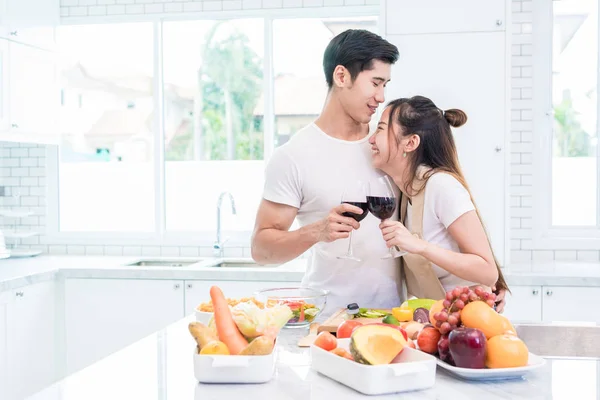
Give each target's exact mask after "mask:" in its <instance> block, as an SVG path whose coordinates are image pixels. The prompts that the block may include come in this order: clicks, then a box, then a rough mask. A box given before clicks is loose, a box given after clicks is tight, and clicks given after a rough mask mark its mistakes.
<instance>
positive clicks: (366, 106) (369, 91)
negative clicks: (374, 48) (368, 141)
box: [340, 60, 392, 124]
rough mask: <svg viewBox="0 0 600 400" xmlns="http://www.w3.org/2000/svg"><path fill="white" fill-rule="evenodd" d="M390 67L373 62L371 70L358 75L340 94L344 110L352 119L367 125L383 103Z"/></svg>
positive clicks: (382, 63) (377, 61)
mask: <svg viewBox="0 0 600 400" xmlns="http://www.w3.org/2000/svg"><path fill="white" fill-rule="evenodd" d="M391 70H392V66H391V65H390V64H387V63H384V62H382V61H379V60H373V64H372V68H371V69H370V70H364V71H362V72H360V73H359V74H358V76H357V77H356V79H355V80H354V82H349V83H348V85H347V86H345V87H344V88H343V90H342V91H341V93H340V101H341V103H342V105H343V107H344V110H345V111H346V113H348V115H350V117H351V118H352V119H354V120H355V121H356V122H359V123H362V124H368V123H369V122H370V121H371V118H372V117H373V114H375V112H376V111H377V107H378V106H379V105H380V104H381V103H383V102H384V101H385V96H384V88H385V85H387V83H388V82H389V81H390V75H391Z"/></svg>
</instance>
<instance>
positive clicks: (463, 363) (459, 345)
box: [448, 328, 487, 369]
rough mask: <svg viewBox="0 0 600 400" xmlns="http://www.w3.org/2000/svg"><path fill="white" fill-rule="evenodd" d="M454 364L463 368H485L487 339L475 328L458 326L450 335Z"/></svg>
mask: <svg viewBox="0 0 600 400" xmlns="http://www.w3.org/2000/svg"><path fill="white" fill-rule="evenodd" d="M448 341H449V350H450V355H451V356H452V359H453V360H454V364H455V365H456V366H457V367H461V368H473V369H481V368H485V361H486V358H485V357H486V347H487V339H486V337H485V335H484V334H483V332H481V331H480V330H479V329H475V328H456V329H454V330H453V331H452V332H450V334H449V335H448Z"/></svg>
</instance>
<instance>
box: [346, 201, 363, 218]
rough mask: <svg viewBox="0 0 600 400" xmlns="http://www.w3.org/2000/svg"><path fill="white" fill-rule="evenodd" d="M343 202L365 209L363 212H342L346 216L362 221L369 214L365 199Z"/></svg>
mask: <svg viewBox="0 0 600 400" xmlns="http://www.w3.org/2000/svg"><path fill="white" fill-rule="evenodd" d="M342 203H346V204H350V205H353V206H355V207H358V208H360V209H361V210H363V212H362V214H355V213H352V212H345V213H343V214H342V215H343V216H344V217H350V218H354V219H355V220H356V222H360V221H362V220H363V219H365V218H366V217H367V215H368V214H369V209H368V205H367V202H365V201H343V202H342Z"/></svg>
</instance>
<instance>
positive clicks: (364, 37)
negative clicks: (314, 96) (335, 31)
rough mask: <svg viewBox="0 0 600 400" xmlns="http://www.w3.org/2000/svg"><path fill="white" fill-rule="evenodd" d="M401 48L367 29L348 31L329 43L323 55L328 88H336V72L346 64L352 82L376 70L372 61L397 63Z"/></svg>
mask: <svg viewBox="0 0 600 400" xmlns="http://www.w3.org/2000/svg"><path fill="white" fill-rule="evenodd" d="M398 56H399V53H398V48H397V47H396V46H394V45H393V44H391V43H390V42H388V41H387V40H385V39H383V38H382V37H381V36H379V35H376V34H374V33H373V32H370V31H367V30H364V29H348V30H346V31H344V32H342V33H340V34H339V35H337V36H336V37H334V38H333V39H331V41H330V42H329V44H328V45H327V48H326V49H325V54H324V55H323V71H324V72H325V79H326V80H327V86H328V87H329V89H331V88H332V86H333V71H334V70H335V67H337V66H338V65H343V66H344V67H345V68H346V69H347V70H348V71H349V72H350V77H351V78H352V81H354V80H355V79H356V77H357V76H358V74H359V73H361V72H362V71H365V70H369V69H371V68H373V60H379V61H382V62H384V63H387V64H394V63H395V62H396V61H398Z"/></svg>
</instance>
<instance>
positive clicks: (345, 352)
mask: <svg viewBox="0 0 600 400" xmlns="http://www.w3.org/2000/svg"><path fill="white" fill-rule="evenodd" d="M329 352H330V353H333V354H335V355H338V356H340V357H344V358H347V359H348V360H351V361H354V358H353V357H352V354H350V352H349V351H348V350H346V349H342V348H341V347H336V348H335V349H333V350H329Z"/></svg>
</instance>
